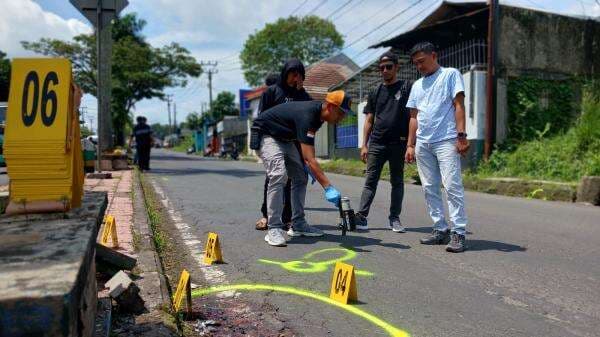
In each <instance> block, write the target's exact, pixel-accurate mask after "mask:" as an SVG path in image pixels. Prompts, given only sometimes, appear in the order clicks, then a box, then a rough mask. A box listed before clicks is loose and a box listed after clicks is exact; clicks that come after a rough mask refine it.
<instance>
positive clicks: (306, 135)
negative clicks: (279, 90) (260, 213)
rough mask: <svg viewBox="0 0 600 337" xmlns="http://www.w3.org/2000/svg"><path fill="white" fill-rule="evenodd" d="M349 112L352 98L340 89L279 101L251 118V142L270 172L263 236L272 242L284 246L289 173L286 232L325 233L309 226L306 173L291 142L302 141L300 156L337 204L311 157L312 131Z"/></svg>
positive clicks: (337, 194)
mask: <svg viewBox="0 0 600 337" xmlns="http://www.w3.org/2000/svg"><path fill="white" fill-rule="evenodd" d="M347 113H350V97H348V96H347V95H346V94H345V93H344V92H343V91H341V90H340V91H334V92H330V93H328V94H327V97H326V98H325V102H317V101H309V102H289V103H287V104H281V105H277V106H275V107H273V108H270V109H268V110H266V111H264V112H263V113H261V114H260V115H259V116H258V118H257V119H256V120H255V121H254V124H253V126H252V135H251V144H250V147H251V148H252V149H254V150H258V152H259V155H260V158H261V159H262V161H263V164H264V165H265V170H266V171H267V176H268V177H269V185H268V187H267V215H268V226H269V231H268V233H267V235H266V236H265V241H267V243H268V244H270V245H271V246H285V245H286V241H287V240H286V237H285V231H284V229H283V228H284V225H283V223H282V221H281V213H282V212H283V194H284V192H283V189H284V187H285V184H286V181H287V179H288V177H289V178H290V179H291V180H292V193H291V201H292V227H291V228H290V230H289V231H288V232H287V234H288V235H289V236H290V237H293V236H322V235H323V232H322V231H321V230H319V229H318V228H314V227H311V226H310V225H308V223H307V222H306V219H305V216H304V199H305V196H306V184H307V182H308V177H307V173H306V171H305V170H304V163H303V162H302V159H301V158H300V154H299V153H298V150H297V148H296V146H295V145H294V141H298V142H299V143H300V147H301V150H302V156H303V157H304V161H305V162H306V164H307V165H308V168H309V169H310V171H312V173H313V174H314V176H315V178H316V179H317V181H318V182H319V183H320V184H321V186H323V188H324V189H325V199H327V201H329V202H331V203H334V204H336V205H337V204H338V202H339V200H340V192H339V191H338V190H337V189H336V188H335V187H333V185H331V183H330V181H329V179H328V178H327V176H325V173H324V172H323V170H322V169H321V167H320V165H319V163H318V162H317V160H316V158H315V147H314V143H315V133H316V132H317V130H318V129H319V128H320V127H321V125H323V122H325V121H326V122H328V123H333V124H337V123H338V122H340V121H341V120H342V119H343V118H344V117H345V115H346V114H347Z"/></svg>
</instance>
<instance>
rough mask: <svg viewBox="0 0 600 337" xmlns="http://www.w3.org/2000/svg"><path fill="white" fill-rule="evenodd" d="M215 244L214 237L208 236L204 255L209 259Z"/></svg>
mask: <svg viewBox="0 0 600 337" xmlns="http://www.w3.org/2000/svg"><path fill="white" fill-rule="evenodd" d="M214 246H215V239H214V238H212V237H211V238H209V239H208V244H207V245H206V257H207V258H209V259H212V258H213V256H212V251H213V249H214Z"/></svg>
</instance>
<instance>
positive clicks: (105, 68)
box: [70, 0, 129, 171]
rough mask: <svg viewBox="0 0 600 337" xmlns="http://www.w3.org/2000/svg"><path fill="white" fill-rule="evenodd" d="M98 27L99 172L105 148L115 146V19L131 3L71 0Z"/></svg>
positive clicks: (123, 1)
mask: <svg viewBox="0 0 600 337" xmlns="http://www.w3.org/2000/svg"><path fill="white" fill-rule="evenodd" d="M70 2H71V4H72V5H73V6H75V8H77V10H79V11H80V12H81V14H83V16H85V17H86V18H87V19H88V20H89V21H90V22H91V23H92V25H93V26H94V27H95V28H96V29H95V30H96V60H97V66H96V69H97V75H96V88H97V89H96V98H97V99H98V132H97V135H98V153H97V156H96V159H97V162H96V165H97V166H98V167H97V170H98V171H100V159H101V156H102V151H104V150H107V149H111V148H112V146H113V141H112V130H111V123H112V118H111V114H110V100H111V88H112V86H111V59H112V30H111V26H112V20H113V19H115V18H116V17H117V15H119V13H120V12H121V11H122V10H123V9H124V8H125V7H126V6H127V5H128V4H129V2H128V1H127V0H70Z"/></svg>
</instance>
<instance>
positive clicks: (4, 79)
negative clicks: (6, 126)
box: [0, 50, 10, 102]
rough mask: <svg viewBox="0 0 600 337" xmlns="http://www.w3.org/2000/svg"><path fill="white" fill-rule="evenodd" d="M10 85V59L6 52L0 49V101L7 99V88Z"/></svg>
mask: <svg viewBox="0 0 600 337" xmlns="http://www.w3.org/2000/svg"><path fill="white" fill-rule="evenodd" d="M9 87H10V60H9V59H7V58H6V53H3V52H2V51H1V50H0V102H6V101H8V88H9Z"/></svg>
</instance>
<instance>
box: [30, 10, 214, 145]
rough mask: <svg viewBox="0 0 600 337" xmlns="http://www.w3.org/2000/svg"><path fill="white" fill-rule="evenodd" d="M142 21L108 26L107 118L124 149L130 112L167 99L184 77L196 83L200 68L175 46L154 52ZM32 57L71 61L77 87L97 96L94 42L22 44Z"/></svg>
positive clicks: (128, 18)
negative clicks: (152, 100) (147, 102)
mask: <svg viewBox="0 0 600 337" xmlns="http://www.w3.org/2000/svg"><path fill="white" fill-rule="evenodd" d="M145 25H146V21H144V20H142V19H138V18H137V16H136V14H133V13H132V14H127V15H125V16H123V17H121V18H119V19H118V20H115V22H114V24H113V26H112V37H113V50H112V100H111V115H112V122H113V131H114V133H115V136H116V140H117V145H123V144H124V141H125V130H126V128H127V127H131V126H132V124H133V123H132V116H131V109H132V108H133V107H134V106H135V104H136V103H137V102H139V101H140V100H143V99H149V98H153V97H157V98H160V99H163V98H164V97H165V93H164V89H165V88H168V87H175V86H185V84H186V82H187V81H186V79H187V78H188V76H191V77H198V76H200V74H201V73H202V68H201V66H200V65H199V64H198V63H197V62H196V60H195V59H194V58H193V57H192V56H191V55H190V53H189V51H188V50H187V49H185V48H183V47H181V46H180V45H179V44H177V43H174V42H173V43H171V44H170V45H167V46H163V47H161V48H155V47H152V46H151V45H150V44H149V43H147V42H146V41H145V37H144V36H143V35H142V30H143V28H144V26H145ZM22 44H23V47H24V48H25V49H28V50H32V51H34V52H37V53H40V54H43V55H50V56H54V57H65V58H68V59H70V60H71V62H72V64H73V71H74V77H75V81H76V82H77V83H78V84H79V85H80V86H81V87H82V89H83V91H84V92H86V93H90V94H92V95H94V96H96V38H95V36H94V35H93V34H92V35H85V34H82V35H78V36H75V37H74V38H73V41H61V40H56V39H47V38H42V39H40V40H39V41H38V42H26V41H23V42H22Z"/></svg>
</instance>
